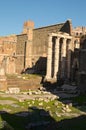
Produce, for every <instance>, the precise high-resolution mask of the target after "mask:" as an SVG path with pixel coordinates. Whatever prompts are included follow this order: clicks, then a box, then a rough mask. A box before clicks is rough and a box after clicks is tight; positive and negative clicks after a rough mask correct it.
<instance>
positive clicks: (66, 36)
mask: <svg viewBox="0 0 86 130" xmlns="http://www.w3.org/2000/svg"><path fill="white" fill-rule="evenodd" d="M49 36H52V37H54V36H56V37H59V38H66V39H72V37H71V36H70V35H69V34H67V33H62V34H60V33H50V34H49Z"/></svg>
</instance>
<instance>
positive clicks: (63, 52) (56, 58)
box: [46, 35, 67, 80]
mask: <svg viewBox="0 0 86 130" xmlns="http://www.w3.org/2000/svg"><path fill="white" fill-rule="evenodd" d="M52 38H53V36H52V35H50V36H49V39H48V55H47V73H46V79H47V80H49V79H51V78H54V79H57V74H58V72H59V67H61V76H62V77H64V76H65V62H66V61H65V60H66V51H67V50H66V43H67V38H63V43H62V49H61V62H62V63H61V66H59V58H60V44H61V43H60V39H61V37H58V36H57V37H56V39H55V50H54V51H55V56H54V66H53V67H54V75H53V77H52V58H53V57H52V46H53V41H52Z"/></svg>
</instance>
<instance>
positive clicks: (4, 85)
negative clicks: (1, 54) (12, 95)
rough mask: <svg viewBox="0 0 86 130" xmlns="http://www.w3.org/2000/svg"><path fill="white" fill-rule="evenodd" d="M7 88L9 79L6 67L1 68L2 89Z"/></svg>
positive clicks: (0, 89) (0, 85)
mask: <svg viewBox="0 0 86 130" xmlns="http://www.w3.org/2000/svg"><path fill="white" fill-rule="evenodd" d="M4 90H7V79H6V76H5V72H4V68H0V91H4Z"/></svg>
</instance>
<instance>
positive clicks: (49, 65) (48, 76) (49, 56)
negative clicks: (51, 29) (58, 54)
mask: <svg viewBox="0 0 86 130" xmlns="http://www.w3.org/2000/svg"><path fill="white" fill-rule="evenodd" d="M51 73H52V36H51V35H49V39H48V54H47V73H46V80H48V79H51Z"/></svg>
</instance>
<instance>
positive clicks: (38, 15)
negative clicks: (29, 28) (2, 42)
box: [0, 0, 86, 36]
mask: <svg viewBox="0 0 86 130" xmlns="http://www.w3.org/2000/svg"><path fill="white" fill-rule="evenodd" d="M68 19H71V20H72V26H73V27H76V26H86V0H0V36H5V35H10V34H20V33H21V32H22V30H23V24H24V22H25V21H28V20H32V21H34V23H35V28H39V27H43V26H47V25H53V24H58V23H63V22H65V21H66V20H68Z"/></svg>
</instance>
